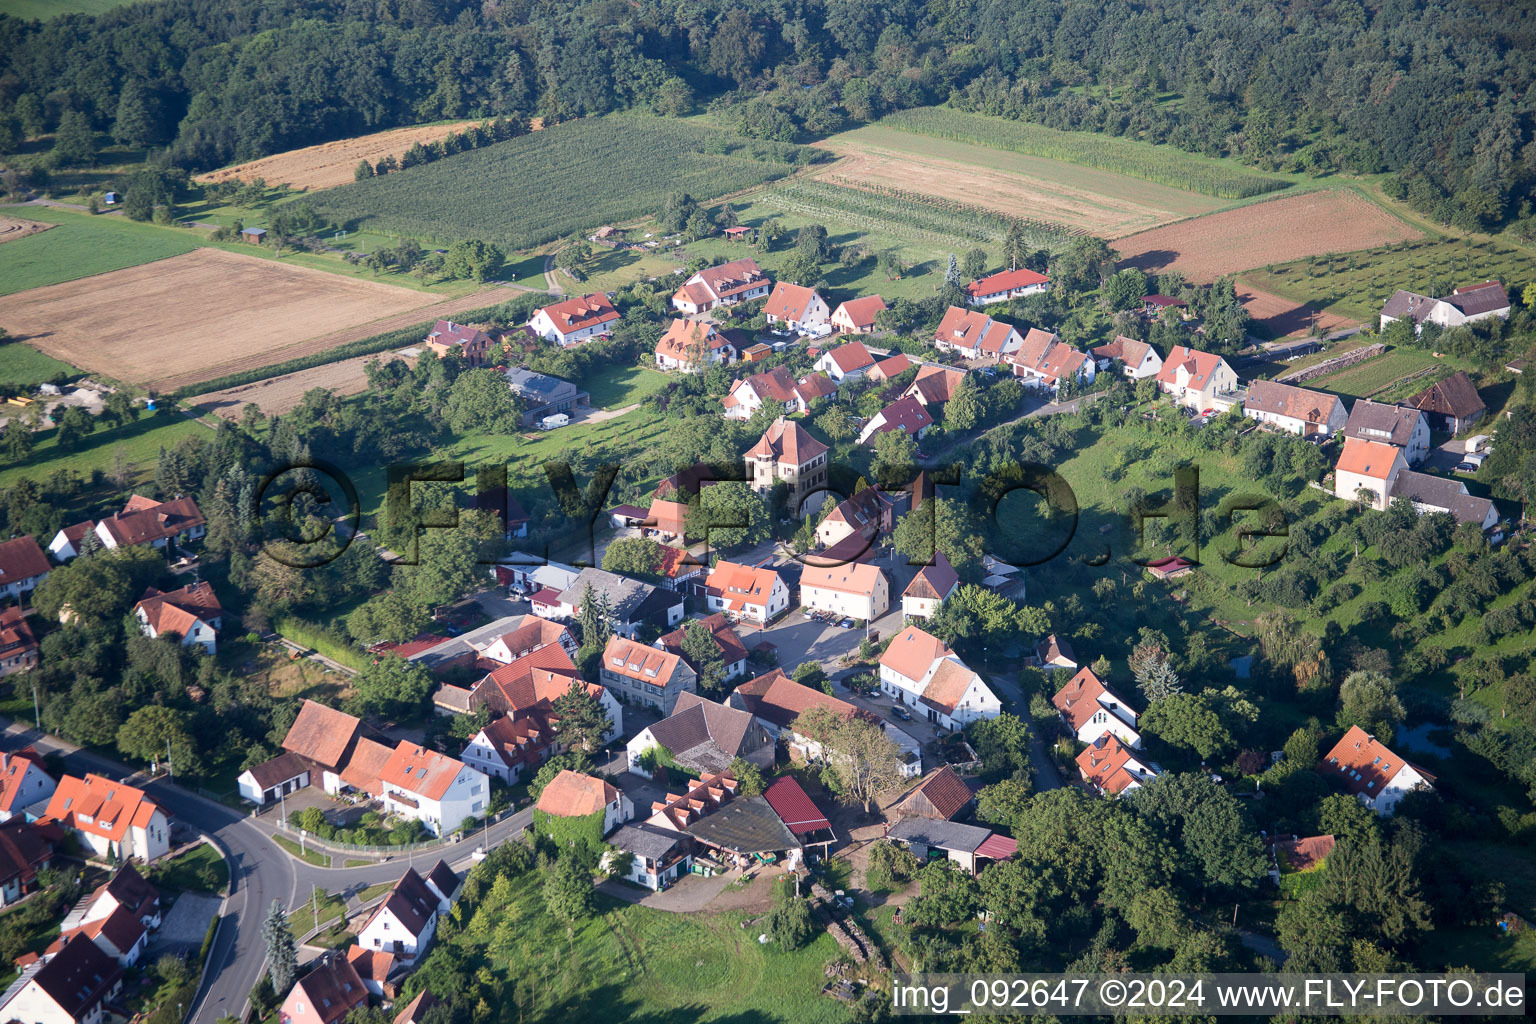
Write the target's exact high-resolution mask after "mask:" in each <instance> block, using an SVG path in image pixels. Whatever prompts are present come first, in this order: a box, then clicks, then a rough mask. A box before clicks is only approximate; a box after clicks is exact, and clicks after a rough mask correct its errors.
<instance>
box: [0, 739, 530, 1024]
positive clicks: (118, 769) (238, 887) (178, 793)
mask: <svg viewBox="0 0 1536 1024" xmlns="http://www.w3.org/2000/svg"><path fill="white" fill-rule="evenodd" d="M24 746H31V747H33V748H34V749H36V750H38V751H39V752H41V753H44V754H47V753H52V752H57V753H59V754H60V755H62V756H63V758H64V763H65V765H66V766H67V767H68V768H69V770H70V771H71V772H74V773H83V772H95V773H96V774H98V775H103V776H106V777H107V778H112V779H123V778H125V777H127V776H128V775H129V774H131V772H130V771H129V769H127V768H126V767H125V766H123V765H122V764H119V763H118V762H116V761H112V760H110V759H108V758H105V757H102V756H100V755H99V754H94V753H92V752H91V751H89V750H81V749H79V748H77V747H75V746H74V745H72V744H70V743H68V742H66V741H64V740H61V739H59V738H58V737H55V736H49V735H48V734H46V733H42V732H38V731H37V730H34V729H28V728H25V727H23V726H21V725H20V724H19V723H16V724H11V725H9V726H7V727H6V728H5V730H4V733H3V734H0V747H3V748H4V749H6V750H15V749H19V748H21V747H24ZM139 784H140V785H141V787H142V788H143V789H144V791H145V792H146V793H148V794H149V795H150V796H152V797H153V798H154V800H155V802H156V803H158V804H159V805H160V806H161V807H162V808H164V809H165V811H166V812H167V814H168V815H169V816H170V817H171V819H172V821H173V822H174V823H178V824H180V825H183V826H185V827H187V828H190V829H192V830H195V831H197V832H201V833H202V834H204V835H206V836H208V837H210V838H211V839H212V840H213V841H214V842H215V843H216V844H218V846H219V847H220V848H221V849H222V851H223V853H224V856H225V859H226V860H227V862H228V863H229V869H230V871H229V874H230V895H229V898H228V899H227V900H226V901H225V904H224V920H223V922H222V923H221V924H220V926H219V934H218V939H217V940H216V941H215V943H214V946H213V949H212V950H211V951H210V952H209V955H208V963H207V965H206V967H205V969H204V974H203V985H202V987H201V988H200V989H199V991H198V995H197V998H196V999H195V1000H194V1001H193V1004H192V1009H191V1013H190V1014H189V1016H188V1019H189V1020H191V1021H194V1022H196V1024H214V1022H215V1021H217V1020H218V1019H219V1018H221V1017H231V1016H232V1017H240V1016H242V1015H243V1013H244V1010H245V1007H246V1002H247V997H248V996H249V994H250V991H251V989H252V988H254V987H255V985H256V982H257V979H259V978H260V977H261V972H262V970H263V968H264V967H265V964H266V954H265V951H264V949H263V948H262V940H261V922H262V920H263V919H264V918H265V917H266V912H267V909H268V908H269V907H270V906H271V905H272V901H273V900H277V901H279V902H281V903H282V904H283V906H284V907H288V908H292V907H294V906H295V905H296V904H298V903H300V902H301V901H302V900H304V899H306V898H308V896H309V892H310V887H311V886H317V887H319V888H321V889H324V890H326V891H329V892H333V893H338V894H350V893H352V892H355V891H357V890H360V889H364V888H367V887H368V886H370V885H374V884H376V883H378V882H385V881H393V880H394V879H397V878H399V877H400V875H402V874H403V873H404V871H405V868H406V867H407V866H408V864H407V863H402V862H403V861H404V862H411V861H413V860H420V861H422V862H423V863H424V864H426V865H427V866H429V867H430V866H431V865H432V864H434V863H436V862H437V860H438V859H440V858H441V859H443V860H446V861H448V863H449V864H450V865H451V866H452V867H453V868H454V869H455V870H459V871H462V870H463V869H464V867H465V866H466V865H467V864H468V863H469V862H470V857H471V855H472V854H473V853H474V852H475V850H476V849H477V848H478V847H479V846H480V845H481V844H482V842H483V843H484V844H485V845H486V846H493V845H495V844H496V843H499V842H502V841H505V840H506V839H507V838H508V837H509V836H514V835H520V834H521V833H522V831H523V829H524V827H525V826H526V825H527V823H528V822H529V820H530V819H531V818H532V816H533V813H532V810H531V809H530V810H524V811H519V812H518V813H517V814H514V815H511V816H510V817H508V818H506V819H504V820H502V821H500V822H498V823H497V824H495V825H492V826H491V827H490V828H489V830H487V831H486V832H484V833H481V832H476V833H475V834H474V835H473V836H471V837H469V838H466V839H465V840H463V841H461V842H458V843H452V844H447V845H445V846H442V847H438V848H435V849H432V850H428V851H425V852H420V853H416V854H414V855H407V856H406V857H398V856H396V857H393V858H391V859H388V860H381V861H378V862H376V863H373V864H367V865H362V866H358V867H351V868H342V867H331V868H321V867H316V866H315V865H313V864H307V863H305V862H303V861H300V860H298V859H296V858H294V857H291V856H289V855H288V853H287V852H286V851H284V850H283V849H282V848H281V847H279V846H278V845H277V844H276V843H274V842H272V839H271V833H272V831H273V826H272V825H271V824H269V823H268V821H267V820H266V819H256V818H252V817H250V816H248V815H245V814H242V813H241V812H240V811H237V810H235V809H234V808H231V807H226V806H225V805H224V804H221V803H218V802H216V801H214V800H209V799H208V798H206V797H203V796H200V795H198V794H197V793H194V792H192V791H191V790H189V789H186V788H184V787H182V786H180V785H177V784H176V783H175V782H172V781H170V780H167V779H165V778H164V777H161V778H157V779H154V780H152V781H150V782H147V783H144V782H141V783H139ZM344 860H345V857H344V856H336V857H334V858H333V863H335V864H338V865H339V864H341V863H343V862H344Z"/></svg>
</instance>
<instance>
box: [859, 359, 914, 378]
mask: <svg viewBox="0 0 1536 1024" xmlns="http://www.w3.org/2000/svg"><path fill="white" fill-rule="evenodd" d="M911 366H912V359H911V357H909V356H908V355H907V354H906V353H905V352H897V353H896V354H895V355H893V356H890V357H888V358H886V359H882V360H880V361H879V362H878V363H876V364H875V365H874V366H873V367H871V368H870V371H869V375H870V376H871V377H876V378H878V379H880V380H890V379H891V378H892V377H900V376H901V375H902V374H903V373H906V372H907V370H908V369H909V368H910V367H911ZM919 372H921V371H919Z"/></svg>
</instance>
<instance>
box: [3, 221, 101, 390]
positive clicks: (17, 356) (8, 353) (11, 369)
mask: <svg viewBox="0 0 1536 1024" xmlns="http://www.w3.org/2000/svg"><path fill="white" fill-rule="evenodd" d="M6 244H7V245H15V244H16V243H15V242H8V243H6ZM84 372H85V371H84V370H81V369H80V368H79V367H75V366H71V365H69V364H68V363H66V362H64V361H63V360H61V359H55V358H53V357H52V356H45V355H43V353H41V352H39V351H38V350H37V349H35V348H33V347H32V346H30V345H23V344H22V343H21V342H19V341H13V342H11V343H9V344H5V345H0V381H5V383H7V384H19V385H21V386H22V387H25V388H34V387H36V386H37V385H39V384H46V383H48V382H49V381H51V380H53V379H55V378H57V377H78V376H80V375H81V374H82V373H84ZM11 411H12V410H10V409H7V410H6V412H8V413H9V412H11Z"/></svg>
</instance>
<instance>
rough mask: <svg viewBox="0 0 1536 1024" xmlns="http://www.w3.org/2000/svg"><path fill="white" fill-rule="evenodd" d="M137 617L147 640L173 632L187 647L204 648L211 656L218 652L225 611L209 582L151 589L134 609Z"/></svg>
mask: <svg viewBox="0 0 1536 1024" xmlns="http://www.w3.org/2000/svg"><path fill="white" fill-rule="evenodd" d="M133 615H134V618H136V619H138V621H139V629H140V631H141V632H143V634H144V635H145V636H147V637H151V638H153V637H157V636H160V635H161V634H164V633H170V634H172V635H174V636H179V637H181V645H182V646H183V647H201V648H202V649H203V650H204V651H206V652H207V653H209V654H212V653H214V651H215V650H217V649H218V631H219V629H220V628H221V627H222V625H223V622H224V609H223V607H222V606H221V605H220V604H219V599H218V597H217V596H216V595H215V594H214V592H213V587H212V586H211V585H210V584H208V583H206V582H205V583H189V584H188V585H186V586H185V587H182V588H181V589H180V590H169V591H159V590H156V589H155V588H154V587H150V588H149V589H148V590H146V591H144V596H143V597H141V598H140V599H139V603H138V604H136V605H134V606H133Z"/></svg>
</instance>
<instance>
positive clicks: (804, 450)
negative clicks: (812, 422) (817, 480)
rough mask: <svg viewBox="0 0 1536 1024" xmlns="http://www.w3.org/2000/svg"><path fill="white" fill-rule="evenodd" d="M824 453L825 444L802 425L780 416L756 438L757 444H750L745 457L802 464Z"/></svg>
mask: <svg viewBox="0 0 1536 1024" xmlns="http://www.w3.org/2000/svg"><path fill="white" fill-rule="evenodd" d="M826 453H827V446H826V445H824V444H822V443H821V442H820V441H818V440H816V439H815V438H814V437H812V436H811V435H810V434H809V433H807V432H806V430H805V428H804V427H802V426H801V425H800V424H798V423H794V422H791V421H789V420H786V419H785V418H784V417H782V416H780V417H779V418H778V419H776V420H774V421H773V424H772V425H771V426H770V427H769V428H768V429H767V430H765V431H764V432H763V436H762V437H760V438H758V441H757V444H755V445H753V446H752V450H751V451H749V452H747V455H746V457H747V458H749V459H772V460H773V461H774V462H775V463H780V464H785V465H791V464H792V465H795V466H804V465H806V464H807V463H809V462H810V461H811V460H812V459H814V458H816V457H817V456H818V455H825V454H826Z"/></svg>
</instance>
